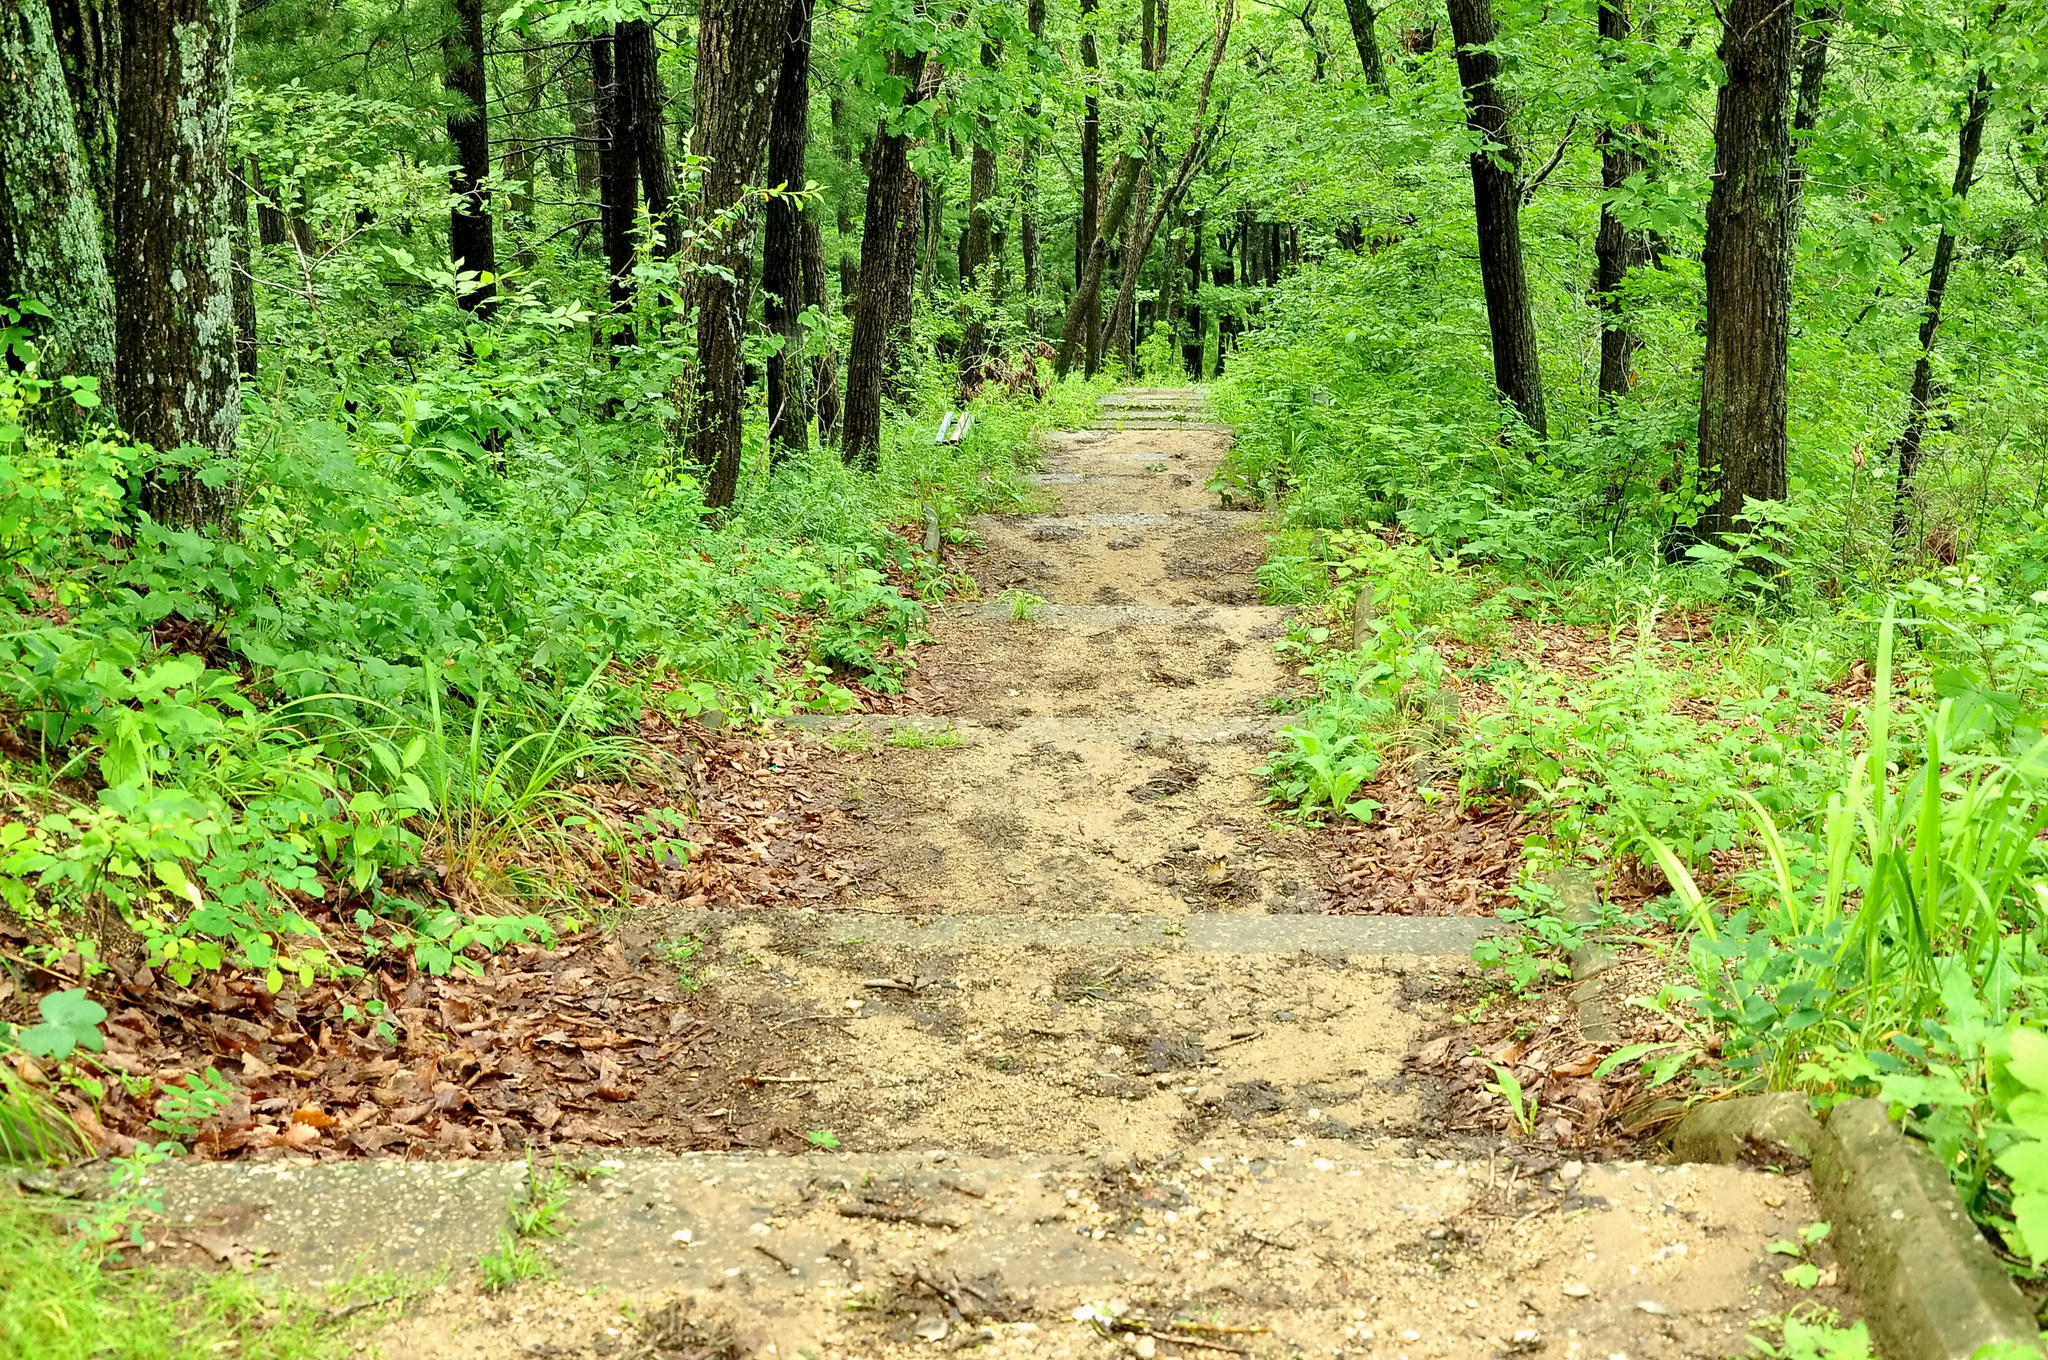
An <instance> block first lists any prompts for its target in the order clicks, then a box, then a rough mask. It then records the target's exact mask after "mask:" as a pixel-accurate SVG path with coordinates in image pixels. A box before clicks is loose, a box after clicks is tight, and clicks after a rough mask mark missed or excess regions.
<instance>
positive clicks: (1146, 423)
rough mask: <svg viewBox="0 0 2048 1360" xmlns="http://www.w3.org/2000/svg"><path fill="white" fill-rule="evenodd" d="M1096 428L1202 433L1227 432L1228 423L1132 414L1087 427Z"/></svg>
mask: <svg viewBox="0 0 2048 1360" xmlns="http://www.w3.org/2000/svg"><path fill="white" fill-rule="evenodd" d="M1089 428H1090V429H1096V430H1132V431H1137V430H1188V431H1194V432H1198V433H1202V434H1229V433H1230V427H1229V426H1228V425H1219V424H1217V423H1216V422H1214V421H1211V420H1205V419H1203V418H1201V417H1199V416H1189V417H1187V418H1186V419H1178V420H1177V419H1170V418H1167V417H1163V416H1133V417H1131V418H1130V419H1128V420H1119V419H1115V418H1114V417H1105V418H1104V419H1102V420H1098V421H1097V422H1095V424H1094V425H1092V426H1090V427H1089Z"/></svg>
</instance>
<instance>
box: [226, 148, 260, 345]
mask: <svg viewBox="0 0 2048 1360" xmlns="http://www.w3.org/2000/svg"><path fill="white" fill-rule="evenodd" d="M228 267H229V268H231V269H232V270H234V276H235V371H236V372H238V373H240V374H241V375H242V376H243V377H244V378H253V377H255V376H256V280H255V278H254V277H253V276H252V275H251V274H250V273H249V186H248V185H247V184H246V183H244V182H243V180H242V177H241V176H240V175H237V174H233V173H230V174H229V175H228Z"/></svg>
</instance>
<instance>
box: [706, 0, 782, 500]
mask: <svg viewBox="0 0 2048 1360" xmlns="http://www.w3.org/2000/svg"><path fill="white" fill-rule="evenodd" d="M789 3H790V0H701V3H700V4H699V5H698V7H697V79H696V89H695V97H694V100H693V102H694V103H695V104H696V107H697V127H696V134H695V136H694V137H693V139H692V140H693V143H694V144H693V146H692V147H691V149H692V150H693V151H695V152H696V153H697V154H698V155H700V156H703V157H705V158H706V159H707V160H708V161H709V164H708V165H707V166H706V167H705V170H704V177H703V179H702V181H701V185H700V188H699V192H698V198H697V218H698V220H699V222H701V223H703V224H704V230H705V231H706V232H707V233H713V234H711V235H709V236H707V238H706V239H705V240H704V241H703V242H702V243H701V244H700V246H699V248H698V251H697V263H698V264H699V265H701V266H709V268H704V269H699V270H698V271H697V272H696V273H695V274H693V275H692V276H691V278H690V280H689V294H690V304H691V305H690V310H691V312H692V313H693V314H694V315H695V316H696V318H697V371H696V390H695V392H694V393H692V394H691V400H690V402H689V405H688V407H687V408H686V409H687V410H688V411H689V421H690V429H689V443H690V457H691V461H693V462H695V463H696V464H697V466H698V467H699V468H701V469H702V470H703V476H704V478H705V485H704V500H705V503H706V504H707V505H709V506H712V507H714V508H720V507H724V506H728V505H731V504H732V502H733V497H734V496H735V495H736V494H737V493H738V491H739V478H740V456H741V453H742V452H743V447H744V446H743V443H742V433H743V430H744V420H745V414H746V411H745V408H746V397H747V388H746V374H745V372H744V371H743V369H742V367H741V345H742V342H743V340H744V338H745V328H746V320H747V287H748V281H749V280H750V279H751V277H752V273H753V270H752V262H751V261H750V260H749V259H748V255H749V254H750V253H751V247H752V246H753V239H754V233H753V227H752V224H751V222H746V221H727V222H725V223H724V225H723V229H722V230H717V231H715V232H713V226H712V224H713V223H717V222H719V221H720V220H721V219H725V218H729V217H730V216H732V215H733V213H734V210H735V209H736V208H738V207H739V204H740V198H741V195H742V193H743V192H744V190H745V188H746V183H747V178H748V176H749V175H751V174H752V173H753V171H754V168H755V166H756V165H758V164H759V163H760V159H761V146H762V143H763V142H765V141H766V140H767V138H768V115H769V111H770V109H771V108H772V107H773V102H774V101H773V98H772V95H773V90H772V86H773V83H774V80H775V71H776V65H777V61H778V59H779V58H780V56H781V55H782V40H783V37H784V34H785V31H786V29H787V21H788V17H789Z"/></svg>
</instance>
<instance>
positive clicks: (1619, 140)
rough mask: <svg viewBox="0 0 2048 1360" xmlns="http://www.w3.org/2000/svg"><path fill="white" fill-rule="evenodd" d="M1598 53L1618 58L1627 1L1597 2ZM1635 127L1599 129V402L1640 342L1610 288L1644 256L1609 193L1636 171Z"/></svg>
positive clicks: (1625, 34)
mask: <svg viewBox="0 0 2048 1360" xmlns="http://www.w3.org/2000/svg"><path fill="white" fill-rule="evenodd" d="M1599 9H1600V13H1599V25H1600V44H1601V47H1602V49H1603V50H1602V56H1603V58H1604V59H1605V60H1606V61H1607V62H1608V63H1610V64H1613V63H1618V62H1620V61H1621V60H1622V59H1623V53H1622V51H1621V47H1622V44H1624V43H1626V42H1627V41H1628V40H1629V37H1630V27H1631V25H1630V22H1629V12H1628V0H1599ZM1639 133H1640V129H1637V128H1633V127H1616V126H1614V125H1612V124H1610V125H1608V126H1606V127H1603V128H1601V129H1600V186H1601V188H1602V189H1604V190H1606V196H1605V197H1603V198H1602V199H1601V200H1600V234H1599V236H1598V237H1597V238H1595V241H1594V245H1593V257H1594V262H1595V263H1594V271H1593V296H1594V298H1595V300H1596V301H1597V302H1598V304H1599V307H1600V400H1601V402H1602V403H1603V404H1606V405H1611V404H1612V403H1614V402H1617V401H1620V400H1621V399H1622V398H1623V397H1625V396H1627V395H1628V393H1629V389H1630V388H1632V387H1634V386H1635V353H1636V348H1637V346H1638V344H1639V343H1640V342H1639V341H1638V340H1637V338H1636V334H1635V332H1634V331H1632V330H1630V329H1629V327H1628V323H1627V321H1626V319H1625V318H1624V317H1623V315H1622V307H1621V300H1620V298H1618V297H1617V296H1616V295H1615V290H1616V289H1618V288H1620V287H1621V282H1622V280H1623V279H1624V278H1625V277H1627V275H1628V271H1629V270H1631V269H1633V268H1635V267H1636V266H1637V265H1639V264H1641V263H1643V261H1644V260H1646V259H1648V258H1649V249H1648V246H1647V244H1646V243H1645V242H1644V240H1643V236H1642V233H1641V232H1635V231H1630V230H1629V229H1628V228H1627V227H1625V226H1623V225H1622V223H1621V219H1620V218H1619V217H1617V216H1615V213H1614V203H1613V196H1614V194H1615V192H1616V191H1617V190H1619V189H1620V188H1621V186H1622V185H1623V184H1624V183H1626V182H1627V180H1628V178H1629V176H1631V175H1635V174H1640V173H1641V172H1642V169H1643V158H1642V155H1641V154H1640V153H1639V152H1638V151H1637V150H1636V146H1635V139H1636V137H1637V136H1638V135H1639Z"/></svg>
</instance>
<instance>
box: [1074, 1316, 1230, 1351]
mask: <svg viewBox="0 0 2048 1360" xmlns="http://www.w3.org/2000/svg"><path fill="white" fill-rule="evenodd" d="M1109 1329H1110V1330H1111V1331H1112V1332H1124V1333H1127V1334H1129V1335H1131V1336H1149V1337H1151V1338H1152V1339H1153V1340H1155V1341H1171V1342H1172V1343H1173V1344H1174V1345H1176V1346H1193V1347H1194V1348H1195V1349H1196V1350H1203V1351H1225V1352H1227V1353H1229V1354H1231V1355H1250V1354H1251V1352H1250V1351H1248V1350H1246V1349H1244V1348H1243V1347H1242V1346H1226V1345H1224V1344H1223V1343H1222V1342H1221V1341H1204V1340H1202V1339H1201V1338H1200V1337H1197V1336H1188V1335H1187V1334H1185V1333H1183V1332H1162V1331H1160V1330H1159V1329H1158V1328H1157V1327H1153V1326H1151V1325H1150V1324H1148V1323H1143V1322H1123V1321H1116V1322H1111V1323H1110V1324H1109Z"/></svg>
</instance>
